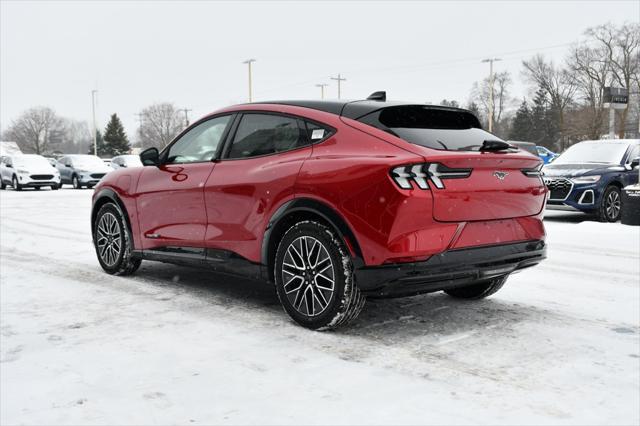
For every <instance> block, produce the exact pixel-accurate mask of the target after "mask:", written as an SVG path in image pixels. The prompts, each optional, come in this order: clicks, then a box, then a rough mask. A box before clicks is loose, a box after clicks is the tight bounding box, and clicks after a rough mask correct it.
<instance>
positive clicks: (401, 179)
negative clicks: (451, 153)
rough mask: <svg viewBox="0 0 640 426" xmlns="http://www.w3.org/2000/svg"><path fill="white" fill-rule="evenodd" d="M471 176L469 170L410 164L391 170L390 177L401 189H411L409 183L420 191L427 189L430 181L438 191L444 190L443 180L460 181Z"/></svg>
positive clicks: (426, 164)
mask: <svg viewBox="0 0 640 426" xmlns="http://www.w3.org/2000/svg"><path fill="white" fill-rule="evenodd" d="M470 175H471V169H452V168H451V167H447V166H445V165H444V164H440V163H424V164H412V165H408V166H400V167H396V168H394V169H392V170H391V177H392V178H393V180H394V181H395V182H396V183H397V184H398V186H399V187H400V188H402V189H413V185H412V184H411V182H415V184H416V185H417V186H418V188H420V189H429V185H428V184H427V180H430V181H431V183H433V185H434V186H435V187H436V188H438V189H443V188H444V182H443V180H444V179H462V178H467V177H469V176H470Z"/></svg>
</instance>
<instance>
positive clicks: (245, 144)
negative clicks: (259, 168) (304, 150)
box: [228, 114, 308, 158]
mask: <svg viewBox="0 0 640 426" xmlns="http://www.w3.org/2000/svg"><path fill="white" fill-rule="evenodd" d="M306 145H308V143H307V139H306V137H304V135H303V133H302V131H301V128H300V126H299V124H298V120H297V119H295V118H291V117H285V116H280V115H273V114H245V115H244V116H243V117H242V120H241V121H240V124H239V125H238V130H237V131H236V134H235V137H234V138H233V144H232V146H231V150H230V151H229V155H228V158H250V157H257V156H261V155H269V154H275V153H277V152H283V151H289V150H292V149H296V148H300V147H303V146H306Z"/></svg>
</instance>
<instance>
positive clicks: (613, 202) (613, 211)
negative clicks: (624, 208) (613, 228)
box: [605, 191, 621, 220]
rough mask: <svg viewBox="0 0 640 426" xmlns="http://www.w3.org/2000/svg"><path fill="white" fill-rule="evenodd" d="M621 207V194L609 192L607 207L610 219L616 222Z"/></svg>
mask: <svg viewBox="0 0 640 426" xmlns="http://www.w3.org/2000/svg"><path fill="white" fill-rule="evenodd" d="M620 206H621V202H620V194H619V193H618V191H611V192H609V195H607V200H606V205H605V208H606V210H607V216H608V217H609V219H611V220H614V219H616V218H617V217H618V214H619V213H620Z"/></svg>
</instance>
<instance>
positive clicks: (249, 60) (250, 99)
mask: <svg viewBox="0 0 640 426" xmlns="http://www.w3.org/2000/svg"><path fill="white" fill-rule="evenodd" d="M255 61H256V60H255V59H247V60H246V61H244V62H243V64H247V65H248V66H249V102H251V101H252V96H251V91H252V88H251V64H252V63H253V62H255Z"/></svg>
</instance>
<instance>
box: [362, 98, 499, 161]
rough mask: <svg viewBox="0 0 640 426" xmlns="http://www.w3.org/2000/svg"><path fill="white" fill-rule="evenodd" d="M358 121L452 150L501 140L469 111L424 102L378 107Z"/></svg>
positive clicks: (397, 134)
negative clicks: (430, 105)
mask: <svg viewBox="0 0 640 426" xmlns="http://www.w3.org/2000/svg"><path fill="white" fill-rule="evenodd" d="M358 121H360V122H362V123H365V124H368V125H370V126H373V127H376V128H378V129H381V130H384V131H386V132H388V133H391V134H393V135H395V136H398V137H399V138H401V139H404V140H405V141H407V142H410V143H412V144H415V145H421V146H424V147H427V148H432V149H439V150H448V151H478V150H479V149H480V147H481V146H482V144H483V142H484V141H485V140H500V139H499V138H498V137H496V136H494V135H492V134H491V133H489V132H486V131H484V130H482V129H481V127H480V122H479V121H478V119H477V118H476V117H475V116H474V115H473V114H471V113H470V112H467V111H462V110H460V111H457V110H448V109H442V108H437V107H428V106H422V105H403V106H395V107H388V108H384V109H380V110H378V111H374V112H372V113H370V114H367V115H365V116H363V117H360V118H359V119H358Z"/></svg>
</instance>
